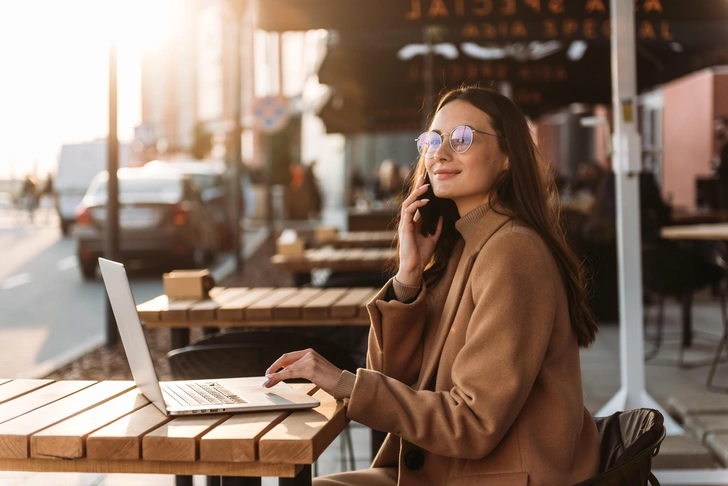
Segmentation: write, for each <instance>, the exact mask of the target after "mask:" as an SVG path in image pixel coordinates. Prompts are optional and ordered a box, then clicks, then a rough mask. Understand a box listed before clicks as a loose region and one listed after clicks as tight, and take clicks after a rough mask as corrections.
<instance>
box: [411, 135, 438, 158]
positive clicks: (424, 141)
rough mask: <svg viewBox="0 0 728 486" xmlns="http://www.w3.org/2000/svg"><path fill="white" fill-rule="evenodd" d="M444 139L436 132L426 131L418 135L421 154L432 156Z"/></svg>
mask: <svg viewBox="0 0 728 486" xmlns="http://www.w3.org/2000/svg"><path fill="white" fill-rule="evenodd" d="M441 142H442V139H441V138H440V135H438V134H437V133H435V132H424V133H422V134H421V135H420V136H419V137H417V151H418V152H419V153H420V155H424V156H432V154H434V153H435V152H436V151H437V149H438V148H440V143H441Z"/></svg>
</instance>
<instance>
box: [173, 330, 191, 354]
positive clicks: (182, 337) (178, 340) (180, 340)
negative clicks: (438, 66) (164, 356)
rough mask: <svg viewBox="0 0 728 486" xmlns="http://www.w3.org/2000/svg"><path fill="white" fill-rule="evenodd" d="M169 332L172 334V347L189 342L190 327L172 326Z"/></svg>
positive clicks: (178, 346) (176, 347)
mask: <svg viewBox="0 0 728 486" xmlns="http://www.w3.org/2000/svg"><path fill="white" fill-rule="evenodd" d="M170 332H171V335H172V349H179V348H184V347H185V346H187V345H188V344H190V329H189V328H188V327H173V328H172V329H170Z"/></svg>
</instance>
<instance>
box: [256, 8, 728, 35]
mask: <svg viewBox="0 0 728 486" xmlns="http://www.w3.org/2000/svg"><path fill="white" fill-rule="evenodd" d="M635 16H636V26H635V27H636V32H637V38H638V39H641V40H646V41H676V42H685V43H693V44H706V43H707V44H710V43H713V44H715V43H720V42H722V41H725V39H726V22H728V2H725V1H722V0H693V1H688V0H635ZM706 24H707V25H706ZM427 25H442V26H446V27H448V31H449V33H448V35H449V38H451V39H453V40H455V39H458V40H465V39H469V40H476V41H477V40H481V41H485V40H487V41H515V40H549V39H566V40H570V39H588V40H598V39H607V38H609V36H610V31H611V27H610V21H609V0H366V1H363V0H265V1H264V2H260V11H259V13H258V26H259V27H260V28H262V29H264V30H272V31H286V30H309V29H319V28H323V29H338V30H341V31H342V32H351V31H353V30H359V31H372V32H375V31H387V30H392V29H404V30H403V31H404V32H409V33H411V37H412V38H414V39H416V38H418V37H421V35H420V34H419V31H420V30H421V27H423V26H427ZM706 26H707V28H705V27H706ZM372 38H374V36H372Z"/></svg>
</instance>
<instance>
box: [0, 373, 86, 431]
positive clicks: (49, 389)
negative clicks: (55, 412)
mask: <svg viewBox="0 0 728 486" xmlns="http://www.w3.org/2000/svg"><path fill="white" fill-rule="evenodd" d="M94 383H96V382H95V381H87V380H84V381H80V380H78V381H77V380H69V381H58V382H55V383H51V384H50V385H47V386H45V387H42V388H40V389H38V390H34V391H32V392H30V393H26V394H25V395H22V396H19V397H18V398H16V399H14V400H9V401H7V402H5V403H3V404H0V423H3V422H7V421H8V420H12V419H14V418H15V417H18V416H19V415H23V414H25V413H28V412H31V411H33V410H35V409H37V408H40V407H43V406H45V405H48V404H49V403H52V402H55V401H56V400H60V399H61V398H63V397H65V396H67V395H70V394H72V393H76V392H77V391H79V390H82V389H84V388H87V387H89V386H91V385H93V384H94Z"/></svg>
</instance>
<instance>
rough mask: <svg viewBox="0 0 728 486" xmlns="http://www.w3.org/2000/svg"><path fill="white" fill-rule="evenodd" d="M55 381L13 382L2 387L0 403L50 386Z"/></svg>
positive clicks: (0, 389) (0, 387) (0, 388)
mask: <svg viewBox="0 0 728 486" xmlns="http://www.w3.org/2000/svg"><path fill="white" fill-rule="evenodd" d="M51 383H53V380H13V381H11V382H9V383H3V384H2V386H0V403H4V402H7V401H8V400H12V399H13V398H17V397H19V396H21V395H25V394H26V393H29V392H32V391H33V390H37V389H38V388H42V387H44V386H47V385H50V384H51Z"/></svg>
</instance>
